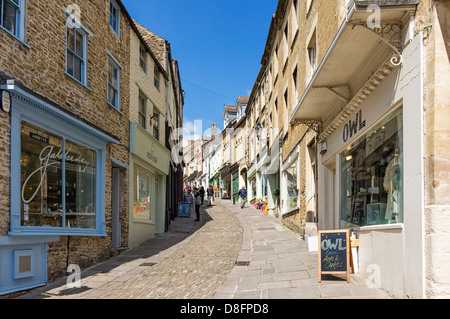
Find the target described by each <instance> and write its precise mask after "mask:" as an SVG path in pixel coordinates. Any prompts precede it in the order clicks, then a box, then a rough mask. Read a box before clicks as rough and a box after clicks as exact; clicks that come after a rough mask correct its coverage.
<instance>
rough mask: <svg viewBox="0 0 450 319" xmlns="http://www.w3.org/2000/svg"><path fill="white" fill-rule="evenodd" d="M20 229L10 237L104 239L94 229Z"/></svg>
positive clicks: (104, 235) (99, 232)
mask: <svg viewBox="0 0 450 319" xmlns="http://www.w3.org/2000/svg"><path fill="white" fill-rule="evenodd" d="M32 228H33V227H27V228H22V229H21V230H20V231H19V232H9V233H8V236H11V237H31V236H90V237H106V233H103V232H101V231H99V230H95V229H89V230H88V229H79V228H77V229H74V228H70V230H69V228H66V229H64V228H56V229H53V228H48V227H34V228H35V229H32Z"/></svg>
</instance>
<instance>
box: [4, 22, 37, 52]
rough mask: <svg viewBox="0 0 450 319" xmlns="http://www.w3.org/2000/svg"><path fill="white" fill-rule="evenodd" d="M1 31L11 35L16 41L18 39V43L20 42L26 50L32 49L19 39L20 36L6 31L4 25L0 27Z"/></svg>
mask: <svg viewBox="0 0 450 319" xmlns="http://www.w3.org/2000/svg"><path fill="white" fill-rule="evenodd" d="M0 29H1V30H3V31H5V32H6V33H7V34H9V35H10V36H11V37H13V38H14V39H16V40H17V41H19V42H20V43H22V44H23V45H24V46H25V47H26V48H28V49H31V47H30V46H29V45H28V44H26V43H25V42H24V41H23V40H22V39H21V38H19V37H18V36H16V35H15V34H13V33H11V32H10V31H9V30H8V29H5V28H4V27H3V26H2V25H0Z"/></svg>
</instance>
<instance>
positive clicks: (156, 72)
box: [153, 65, 161, 91]
mask: <svg viewBox="0 0 450 319" xmlns="http://www.w3.org/2000/svg"><path fill="white" fill-rule="evenodd" d="M160 74H161V72H159V70H158V68H157V67H156V65H155V68H154V70H153V76H154V80H153V84H154V85H155V88H157V89H158V91H160V90H161V89H160V86H161V81H160Z"/></svg>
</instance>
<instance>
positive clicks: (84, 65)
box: [65, 23, 89, 86]
mask: <svg viewBox="0 0 450 319" xmlns="http://www.w3.org/2000/svg"><path fill="white" fill-rule="evenodd" d="M69 28H70V26H68V25H67V23H66V69H65V73H66V74H67V75H68V76H69V77H71V78H72V79H73V80H75V81H77V82H78V83H80V84H82V85H84V86H87V52H88V50H87V44H88V41H87V36H88V34H89V33H88V32H87V31H86V29H84V28H82V27H80V28H77V27H73V28H72V29H74V50H75V52H74V51H72V49H70V48H69V36H68V35H69ZM77 34H80V35H81V36H82V43H83V57H80V56H79V55H78V54H77V53H76V51H77V49H76V42H77V41H76V36H77ZM69 54H70V55H72V56H73V60H72V68H73V70H72V71H73V74H70V73H69V70H68V55H69ZM75 59H77V60H79V61H81V63H82V67H81V70H80V72H81V74H80V79H77V78H76V77H75Z"/></svg>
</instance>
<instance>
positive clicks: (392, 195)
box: [383, 143, 400, 223]
mask: <svg viewBox="0 0 450 319" xmlns="http://www.w3.org/2000/svg"><path fill="white" fill-rule="evenodd" d="M383 158H387V162H388V165H387V167H386V172H385V175H384V181H383V188H384V190H385V191H386V192H387V203H386V215H385V219H386V220H387V221H388V223H393V222H394V223H396V222H398V216H399V182H400V167H399V165H398V150H397V148H396V147H395V146H394V145H393V144H392V143H388V144H387V145H386V146H385V147H384V149H383Z"/></svg>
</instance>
